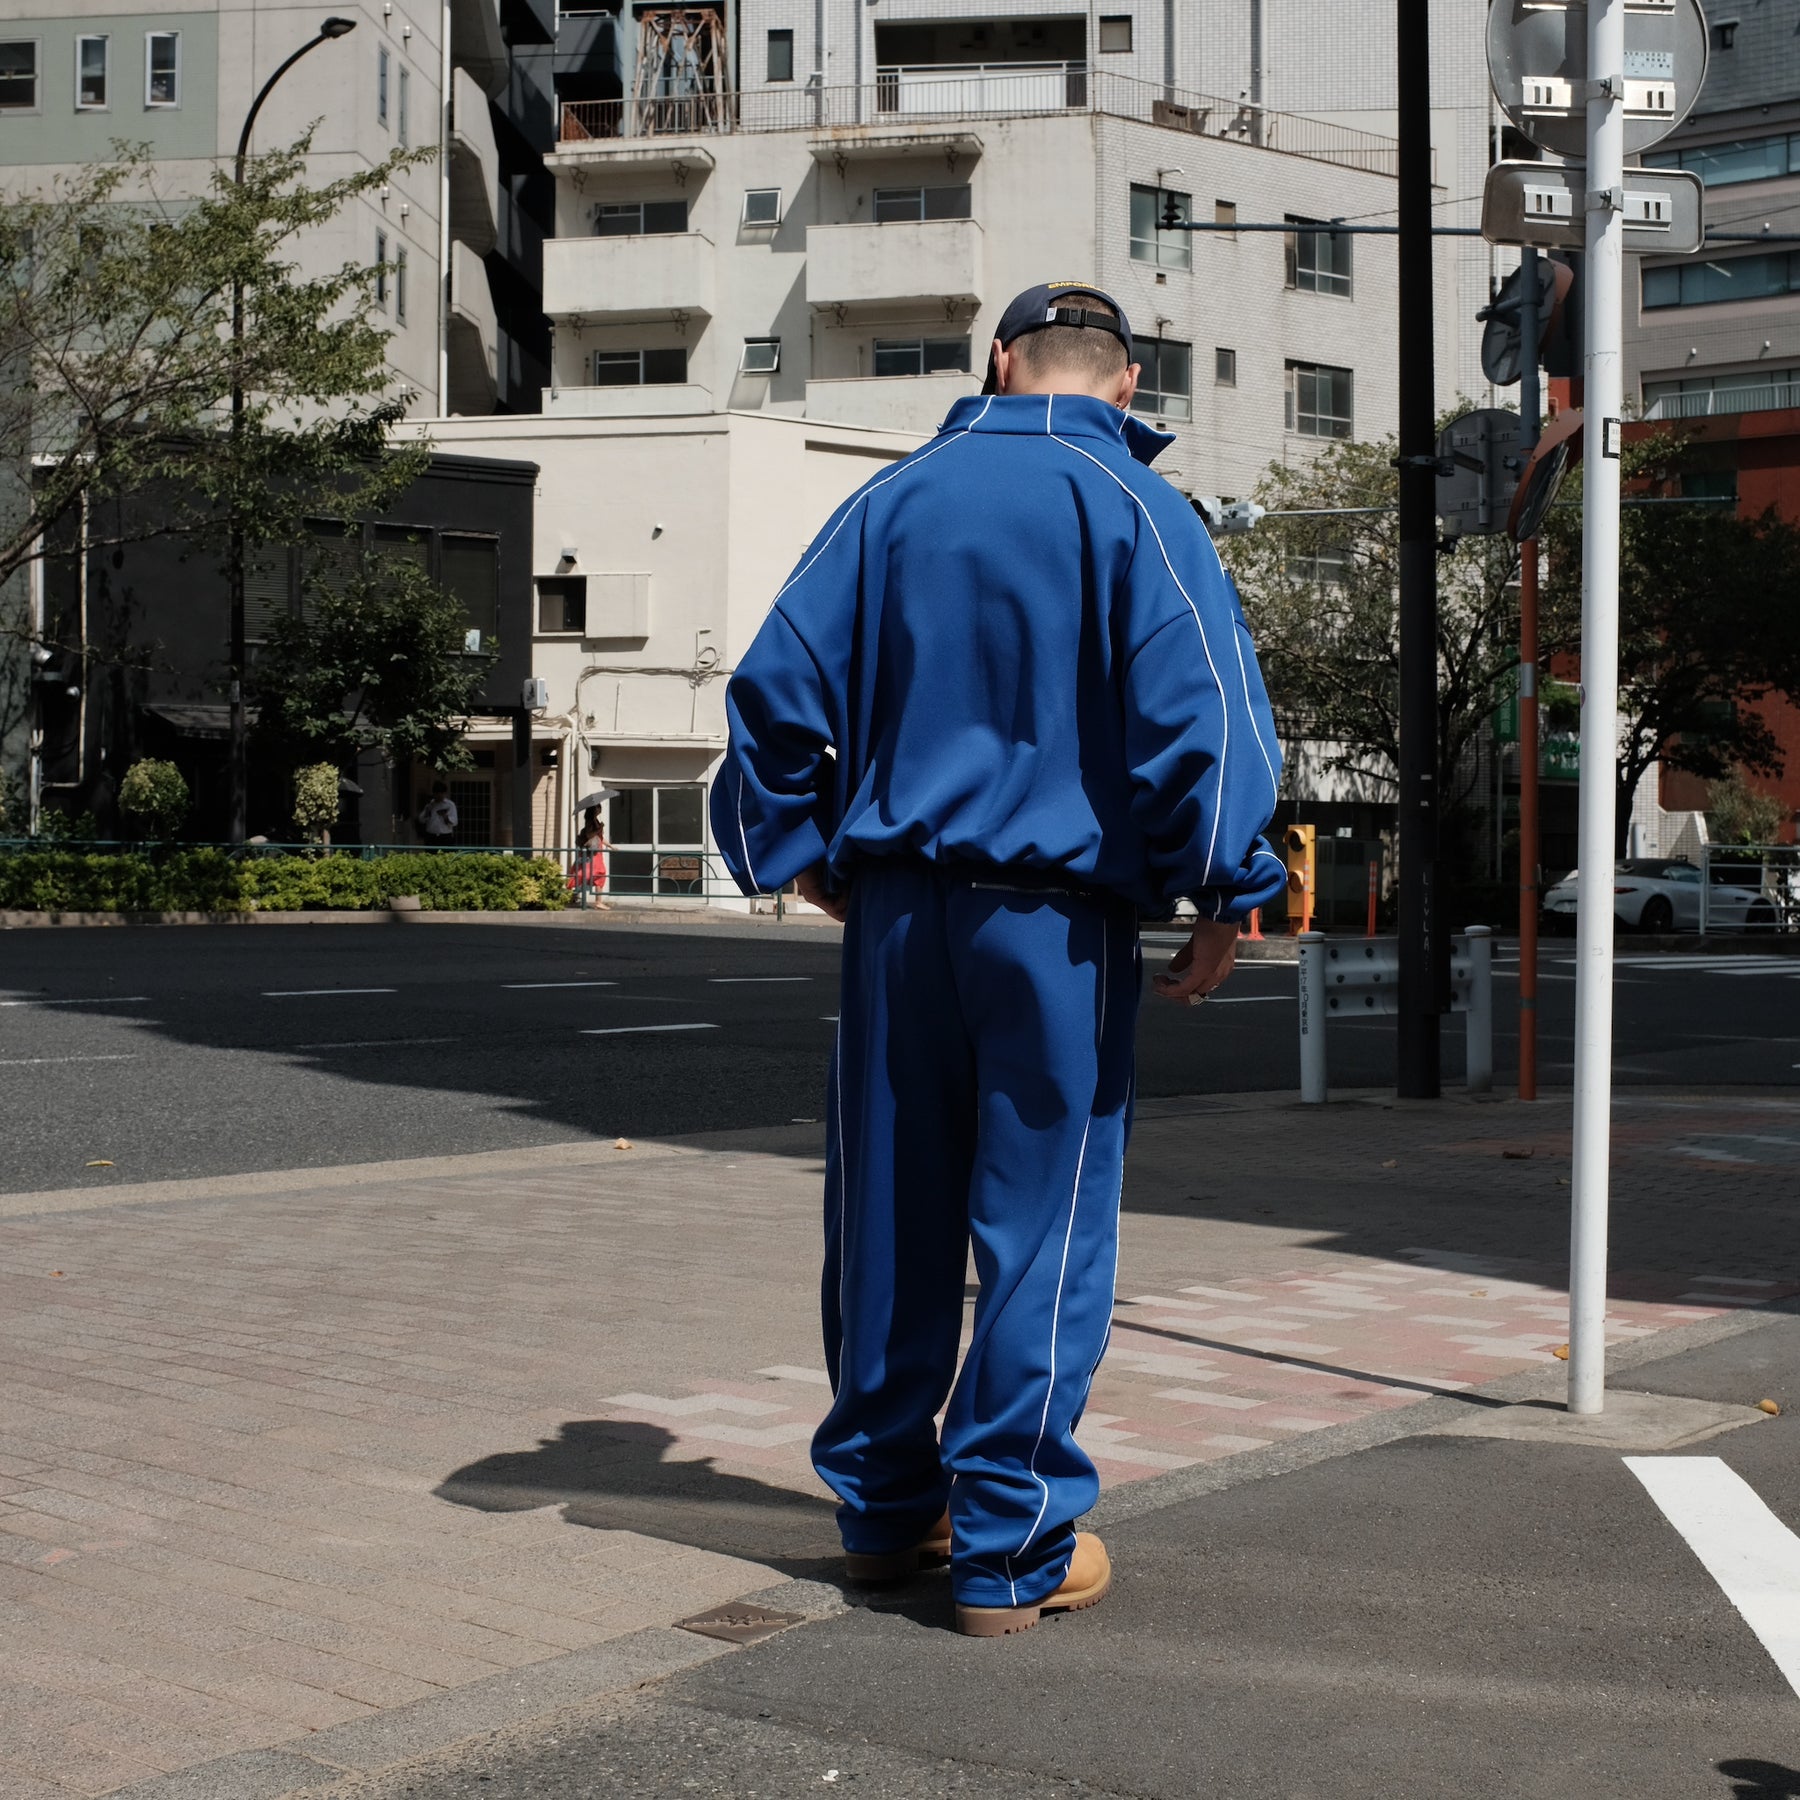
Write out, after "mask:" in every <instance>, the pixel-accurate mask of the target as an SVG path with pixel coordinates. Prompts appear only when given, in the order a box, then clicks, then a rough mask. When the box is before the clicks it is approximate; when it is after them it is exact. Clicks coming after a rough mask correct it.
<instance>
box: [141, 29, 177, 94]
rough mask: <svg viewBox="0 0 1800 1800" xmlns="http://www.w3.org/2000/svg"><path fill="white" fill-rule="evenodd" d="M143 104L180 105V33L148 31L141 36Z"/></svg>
mask: <svg viewBox="0 0 1800 1800" xmlns="http://www.w3.org/2000/svg"><path fill="white" fill-rule="evenodd" d="M144 104H145V105H146V106H179V105H180V104H181V33H180V32H179V31H151V32H146V33H145V35H144Z"/></svg>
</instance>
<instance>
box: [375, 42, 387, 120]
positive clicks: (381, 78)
mask: <svg viewBox="0 0 1800 1800" xmlns="http://www.w3.org/2000/svg"><path fill="white" fill-rule="evenodd" d="M388 62H389V57H388V51H387V45H385V44H382V45H380V46H378V47H377V49H376V51H375V123H376V124H377V125H379V126H380V127H381V128H382V130H383V131H385V130H386V129H387V122H388Z"/></svg>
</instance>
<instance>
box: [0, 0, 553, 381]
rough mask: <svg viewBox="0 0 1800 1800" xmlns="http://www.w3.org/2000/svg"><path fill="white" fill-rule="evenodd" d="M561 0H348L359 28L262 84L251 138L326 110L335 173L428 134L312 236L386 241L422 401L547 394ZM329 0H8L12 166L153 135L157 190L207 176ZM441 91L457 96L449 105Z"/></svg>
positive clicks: (44, 178)
mask: <svg viewBox="0 0 1800 1800" xmlns="http://www.w3.org/2000/svg"><path fill="white" fill-rule="evenodd" d="M552 9H553V0H443V3H442V4H439V3H436V0H352V3H351V4H346V5H342V6H340V7H338V8H337V13H338V15H339V16H341V17H343V18H346V19H349V20H352V21H353V22H354V26H355V29H354V30H352V31H350V32H349V33H348V34H347V35H345V36H343V37H340V38H337V39H334V40H333V41H331V42H329V43H325V44H322V45H320V46H319V48H318V49H316V50H314V51H313V52H312V53H311V54H310V55H308V56H307V57H306V58H305V60H304V61H302V62H300V63H299V64H298V65H296V67H295V68H294V69H293V70H292V71H291V72H290V73H289V74H288V75H286V76H285V77H284V78H283V79H282V80H281V81H280V83H279V84H278V85H277V86H276V88H275V89H274V91H273V92H272V93H271V95H270V97H269V100H268V102H267V104H266V105H265V106H264V108H263V110H262V112H261V114H260V115H259V117H258V119H257V122H256V133H255V138H254V142H253V146H252V147H253V148H255V147H268V146H271V145H275V144H286V143H291V142H293V141H294V140H295V139H296V138H298V137H299V136H300V134H301V132H303V131H304V130H306V129H307V128H308V127H309V126H312V127H314V135H313V164H314V168H315V169H316V171H317V172H318V174H319V175H320V176H321V177H322V178H324V177H328V176H330V175H332V174H334V173H339V172H343V171H346V170H349V169H352V168H357V167H367V166H368V165H369V164H371V163H374V162H378V161H380V160H381V159H382V158H383V157H385V156H386V155H387V154H388V153H389V152H390V151H391V150H394V149H396V148H406V147H415V148H417V147H427V148H435V149H437V150H438V151H439V155H437V156H436V157H434V158H433V159H432V160H430V161H428V162H426V163H423V164H422V165H420V166H416V167H414V168H412V169H410V170H407V171H406V172H404V173H403V174H401V175H399V176H398V177H396V178H395V180H393V181H392V182H391V183H389V184H388V186H387V187H385V188H384V189H382V190H381V192H380V193H379V194H378V195H371V196H370V197H369V198H367V199H366V200H365V201H363V202H362V203H360V204H358V205H356V206H354V207H351V208H348V209H346V211H345V212H344V213H343V214H342V215H340V217H339V218H338V219H336V220H335V221H334V222H333V223H332V224H331V225H330V226H329V227H327V228H323V229H321V230H319V231H317V232H315V233H313V234H311V235H310V236H309V237H308V239H307V240H306V241H305V242H304V244H302V245H301V246H300V255H301V257H302V260H303V263H305V264H307V265H310V266H316V267H318V268H321V269H325V268H336V267H338V266H340V265H341V264H342V263H344V262H347V261H357V262H364V263H374V262H383V263H385V264H386V265H387V268H388V275H387V279H386V280H385V282H384V283H383V299H382V304H383V306H384V308H385V309H386V311H387V315H388V324H389V327H390V329H391V330H392V333H393V336H392V339H391V348H390V359H391V362H392V365H393V368H394V371H395V374H396V376H397V377H398V379H399V381H400V382H401V383H402V384H403V385H404V387H405V388H406V389H408V390H410V393H411V395H412V400H411V406H410V409H411V410H412V411H413V412H415V413H417V414H420V415H430V414H439V415H441V414H444V413H490V412H494V411H496V410H499V411H522V412H529V411H535V410H536V409H537V406H538V403H539V395H540V393H541V391H542V386H543V380H544V375H545V371H546V367H547V362H548V349H549V338H548V331H547V328H546V325H545V323H544V319H543V310H542V305H541V298H540V288H541V282H542V273H541V271H542V244H543V238H544V235H545V233H546V231H547V230H548V228H549V222H550V202H551V189H550V182H549V178H548V176H547V174H546V173H545V171H544V167H543V154H542V153H543V151H544V149H545V148H546V147H547V146H548V145H549V143H550V142H551V140H552V137H553V135H554V111H553V109H554V97H553V93H552V77H551V62H552V57H553V39H554V17H553V10H552ZM329 10H330V9H329V8H328V7H326V6H325V5H324V4H323V0H319V3H318V4H308V5H305V6H300V5H296V4H294V0H242V3H239V4H227V3H226V0H158V3H157V4H154V5H130V4H122V3H121V0H57V4H55V5H47V4H46V3H45V0H0V169H3V170H4V174H3V175H0V180H3V181H4V183H5V184H6V186H7V187H8V188H9V189H11V190H13V191H20V190H24V189H42V188H46V187H48V185H49V183H50V181H51V180H52V179H53V178H54V177H55V176H56V175H57V174H58V173H62V172H67V171H69V170H71V169H73V168H76V167H79V166H80V165H82V164H85V163H94V162H102V161H105V160H106V159H107V158H108V157H109V156H110V155H111V153H112V145H113V143H114V142H115V140H119V139H123V140H125V141H127V142H130V143H134V144H135V143H142V144H147V145H149V146H150V148H151V151H152V153H153V154H154V156H155V158H156V171H155V174H156V184H157V189H158V191H159V192H160V193H161V194H162V195H164V196H166V197H168V198H169V199H171V200H174V201H179V200H180V199H181V198H182V197H183V196H185V195H192V194H197V193H201V192H204V191H205V189H206V187H207V185H208V184H209V183H210V181H211V180H212V179H213V177H214V174H215V172H216V171H218V170H219V169H220V168H221V167H224V168H226V169H227V170H228V169H229V167H230V159H231V157H232V155H233V153H234V152H235V151H236V148H237V143H238V134H239V131H240V130H241V128H242V125H243V120H244V116H245V113H246V112H247V110H248V109H249V106H250V104H251V101H252V100H253V98H254V97H255V95H256V92H257V90H258V88H259V87H260V86H261V85H262V83H263V82H264V81H265V80H267V79H268V77H269V76H270V75H271V74H272V73H273V72H274V70H275V69H276V67H277V66H278V65H279V64H280V63H281V62H282V61H283V60H284V59H285V58H286V57H287V56H288V55H289V54H290V53H291V52H292V51H294V50H296V49H298V48H299V47H300V46H301V45H302V44H304V43H305V42H306V41H307V40H308V39H309V38H311V37H312V36H313V35H314V34H315V33H316V32H317V31H318V29H319V24H320V20H321V18H322V17H323V16H324V14H325V13H326V12H327V11H329ZM446 101H447V104H446Z"/></svg>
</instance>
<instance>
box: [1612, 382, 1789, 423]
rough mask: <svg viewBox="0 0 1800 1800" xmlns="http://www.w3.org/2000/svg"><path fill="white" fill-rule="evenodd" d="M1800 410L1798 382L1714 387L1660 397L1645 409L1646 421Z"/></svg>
mask: <svg viewBox="0 0 1800 1800" xmlns="http://www.w3.org/2000/svg"><path fill="white" fill-rule="evenodd" d="M1790 406H1795V407H1800V381H1767V382H1760V383H1758V384H1757V385H1756V386H1755V387H1750V386H1747V385H1746V386H1744V387H1736V386H1733V387H1717V388H1707V389H1703V390H1702V391H1700V392H1698V393H1690V394H1662V395H1659V396H1658V397H1657V398H1656V399H1654V400H1652V401H1651V402H1650V405H1649V406H1648V408H1647V409H1646V410H1645V413H1644V416H1645V418H1647V419H1711V418H1715V417H1717V416H1719V415H1721V414H1729V413H1747V412H1779V411H1781V410H1782V409H1783V408H1786V407H1790Z"/></svg>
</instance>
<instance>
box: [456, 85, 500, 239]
mask: <svg viewBox="0 0 1800 1800" xmlns="http://www.w3.org/2000/svg"><path fill="white" fill-rule="evenodd" d="M450 96H451V98H450V233H451V235H452V236H453V237H456V238H460V239H461V240H462V242H463V243H465V244H467V245H468V246H469V247H470V248H471V249H472V250H474V251H475V252H477V254H479V255H482V256H485V255H486V254H487V253H488V251H490V250H491V249H493V247H494V244H495V242H496V241H497V239H498V237H499V232H500V153H499V151H498V150H497V149H496V148H495V146H494V120H493V114H492V113H491V112H490V111H489V108H488V97H487V95H486V94H485V93H484V92H483V91H482V89H481V87H480V85H479V84H478V83H477V82H476V80H475V78H474V77H473V76H472V75H471V74H470V73H469V72H468V70H467V69H458V70H456V71H455V73H454V74H453V75H452V77H451V83H450Z"/></svg>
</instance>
